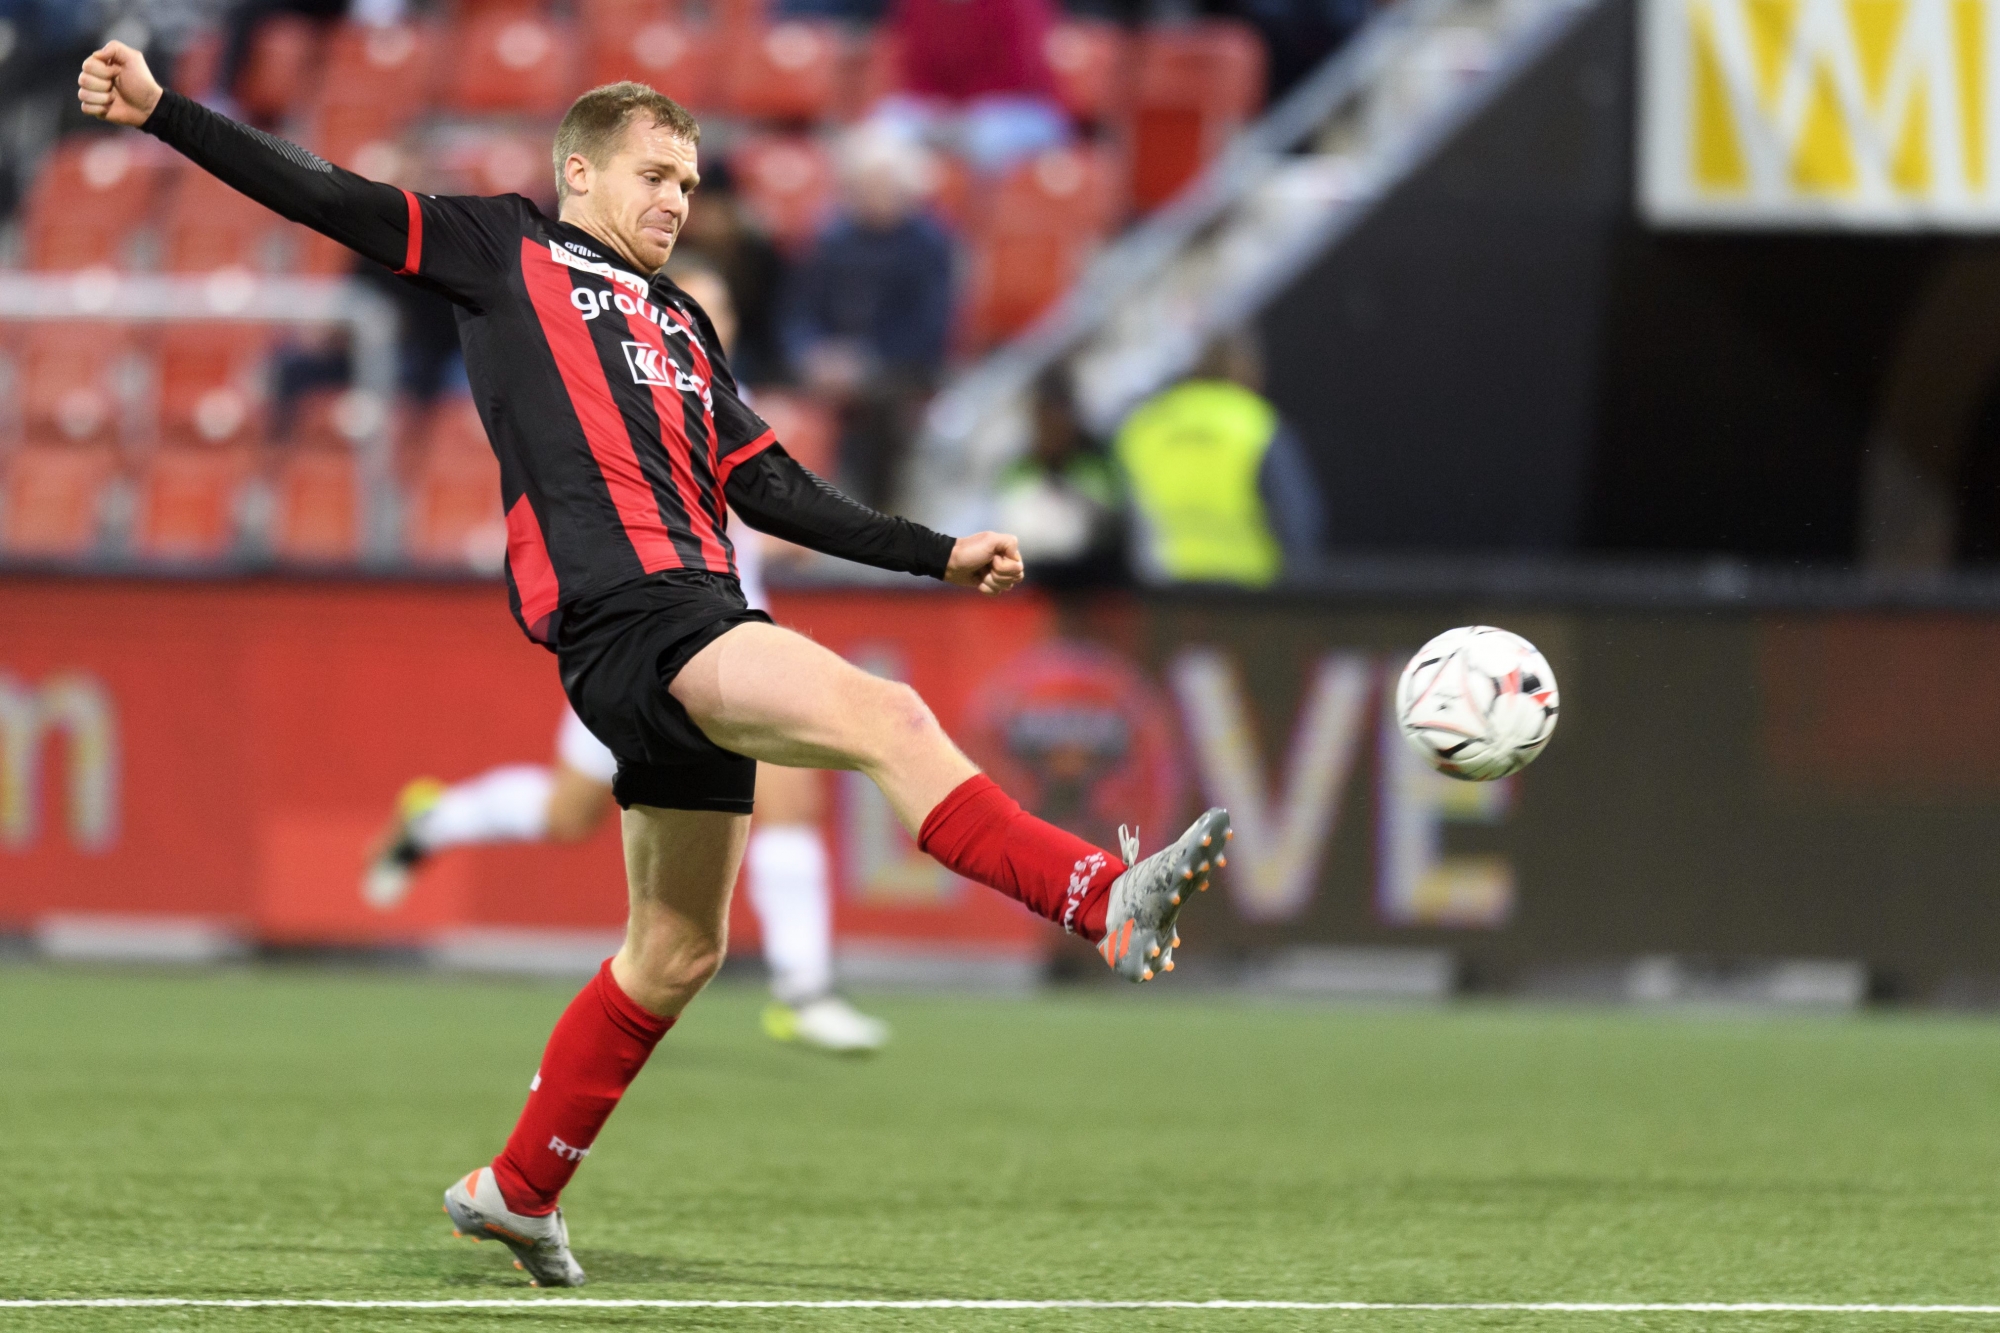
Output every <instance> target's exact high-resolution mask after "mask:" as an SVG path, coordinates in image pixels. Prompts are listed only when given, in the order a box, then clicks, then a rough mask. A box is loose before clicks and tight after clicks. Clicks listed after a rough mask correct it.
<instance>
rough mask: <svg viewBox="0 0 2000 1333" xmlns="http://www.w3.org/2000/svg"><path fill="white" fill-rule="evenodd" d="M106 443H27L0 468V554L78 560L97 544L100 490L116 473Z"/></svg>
mask: <svg viewBox="0 0 2000 1333" xmlns="http://www.w3.org/2000/svg"><path fill="white" fill-rule="evenodd" d="M117 468H118V460H117V455H116V453H115V452H114V451H113V450H112V449H111V448H110V447H109V446H107V445H71V444H45V443H29V444H25V445H23V446H21V448H19V449H17V450H15V451H14V453H13V455H12V456H11V457H9V458H8V459H7V460H6V463H5V465H4V467H0V496H4V498H5V502H6V508H5V510H4V511H0V550H5V551H6V552H7V553H8V554H9V555H16V556H30V557H36V556H39V557H62V556H80V555H86V554H88V553H89V552H90V549H91V547H93V546H94V545H96V543H97V537H98V529H99V526H100V520H101V519H102V516H103V509H104V494H105V488H106V486H107V485H108V484H109V483H110V481H111V479H112V477H113V475H115V473H116V472H117Z"/></svg>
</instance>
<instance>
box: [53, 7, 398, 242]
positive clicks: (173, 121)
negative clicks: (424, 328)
mask: <svg viewBox="0 0 2000 1333" xmlns="http://www.w3.org/2000/svg"><path fill="white" fill-rule="evenodd" d="M76 97H77V101H78V102H79V103H81V104H82V106H83V110H84V113H85V114H86V115H90V116H95V117H96V118H97V119H99V120H104V121H109V122H110V123H111V124H113V125H130V126H134V127H136V128H140V129H143V130H145V131H146V132H147V133H148V134H151V135H154V136H156V137H158V138H159V139H160V140H161V141H163V142H164V143H166V144H168V145H169V146H171V147H173V148H177V149H179V150H180V151H181V152H182V153H183V154H185V155H186V156H187V157H188V158H189V159H190V160H191V161H193V162H194V163H195V164H196V165H197V166H199V167H201V168H202V169H204V170H206V171H207V172H209V173H210V174H211V175H213V176H215V177H216V178H218V179H219V180H221V181H223V182H224V183H226V184H228V185H232V186H234V187H235V188H236V189H238V190H241V191H242V192H243V193H244V194H247V195H249V196H250V197H251V198H252V199H255V200H256V201H257V202H258V203H260V204H262V205H264V206H265V207H266V208H268V209H270V210H271V211H272V212H274V213H278V214H280V215H281V216H283V217H287V218H290V219H291V220H292V221H294V222H302V223H304V224H305V225H306V226H308V227H311V228H312V229H313V230H314V231H318V232H323V233H324V234H326V235H328V236H331V237H332V238H333V239H334V240H336V241H339V242H340V243H341V244H343V245H346V246H348V247H349V248H351V249H353V250H356V251H359V252H360V253H361V254H363V255H365V256H367V257H368V258H369V259H372V260H374V261H375V262H376V263H378V264H382V265H384V266H385V267H388V268H391V269H395V270H398V271H405V270H407V269H408V267H409V265H410V257H411V246H410V218H411V215H412V213H413V211H414V210H415V209H416V207H417V205H416V203H415V198H414V196H412V195H408V194H406V193H404V192H403V191H402V190H399V189H397V188H396V187H395V186H393V185H384V184H381V183H380V182H378V181H371V180H367V179H365V178H364V177H361V176H357V175H355V174H354V173H353V172H351V171H343V170H342V169H341V168H339V167H336V166H334V165H333V164H332V163H331V162H327V161H324V160H323V159H321V158H319V157H316V156H314V155H313V154H312V153H309V152H307V151H306V150H305V149H303V148H301V147H299V146H298V145H297V144H294V143H288V142H287V141H285V140H283V139H280V138H278V137H277V136H275V135H271V134H266V133H264V132H263V131H262V130H256V129H251V128H250V127H249V126H247V125H239V124H237V123H236V122H235V121H233V120H231V119H229V118H228V117H227V116H222V115H218V114H216V113H215V112H213V111H210V110H209V109H208V108H207V107H205V106H202V105H201V104H200V103H198V102H195V101H192V100H190V99H188V98H185V97H182V96H180V95H179V94H178V93H172V92H168V91H167V90H166V89H164V88H162V87H160V85H159V82H158V81H157V80H155V79H154V78H153V72H152V70H150V69H149V68H147V65H146V57H145V56H143V55H141V54H140V53H139V52H137V51H135V50H133V49H132V48H131V47H129V46H127V45H125V43H123V42H110V43H107V44H106V45H105V46H103V47H101V48H99V49H98V50H96V51H94V52H92V53H91V55H90V58H89V59H87V60H85V61H84V62H83V72H82V73H81V74H79V75H78V76H77V80H76Z"/></svg>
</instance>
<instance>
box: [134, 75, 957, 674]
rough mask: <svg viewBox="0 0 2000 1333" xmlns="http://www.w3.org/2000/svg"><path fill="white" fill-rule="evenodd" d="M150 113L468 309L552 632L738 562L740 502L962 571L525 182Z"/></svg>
mask: <svg viewBox="0 0 2000 1333" xmlns="http://www.w3.org/2000/svg"><path fill="white" fill-rule="evenodd" d="M145 129H146V130H147V132H148V133H151V134H155V135H157V136H158V137H159V138H160V139H162V140H164V141H165V142H167V143H169V144H171V145H173V146H174V147H175V148H177V149H179V150H180V151H181V152H183V153H185V154H186V155H187V156H188V157H189V158H191V159H192V160H194V161H195V162H197V163H198V164H200V165H201V166H202V167H204V168H206V169H207V170H209V171H210V172H212V173H214V174H215V175H216V176H217V177H219V178H220V179H222V180H224V181H226V182H227V183H229V184H230V185H233V186H235V187H236V188H237V189H239V190H241V191H243V192H244V193H245V194H248V195H249V196H250V197H251V198H253V199H256V200H257V201H258V202H260V203H262V204H265V205H266V206H267V207H270V208H272V209H274V210H275V211H277V212H279V213H281V214H283V215H284V216H286V217H289V218H292V219H293V220H295V221H298V222H302V223H304V224H306V225H307V226H310V227H313V228H314V229H316V230H318V231H321V232H323V233H325V234H326V235H328V236H331V237H333V238H334V239H335V240H338V241H340V242H342V243H344V244H346V245H348V246H351V247H352V248H353V249H354V250H356V251H358V252H359V253H360V254H362V255H364V256H366V257H368V258H370V259H373V260H375V261H377V262H378V263H381V264H384V265H386V266H387V267H389V268H391V269H393V270H394V271H395V272H396V273H397V274H399V275H401V276H404V277H407V278H408V279H410V280H411V281H413V282H416V283H418V284H420V285H422V286H425V287H428V288H431V289H432V290H434V291H437V292H439V293H440V294H442V295H443V296H445V297H447V298H448V299H449V300H451V301H452V303H453V304H454V305H455V306H456V307H457V317H458V331H459V340H460V342H461V344H462V346H463V348H464V352H465V366H466V373H467V377H468V378H469V380H470V381H471V384H472V391H473V395H474V397H475V399H476V401H477V406H478V409H479V416H480V420H481V421H482V422H483V423H484V425H485V427H486V434H487V437H488V438H489V439H490V440H491V441H492V444H493V449H494V452H495V453H496V454H497V455H498V456H499V459H500V482H501V492H502V494H501V501H502V504H503V505H504V507H505V510H506V516H507V577H508V584H509V596H510V600H511V602H512V604H513V607H514V612H515V615H516V617H517V618H518V619H519V620H520V622H521V626H522V628H523V629H525V630H526V631H527V632H528V634H529V636H530V637H531V638H533V639H535V640H536V641H538V642H540V643H543V644H545V645H550V646H553V645H554V644H555V642H556V639H557V635H558V633H559V630H560V613H561V609H562V608H563V606H565V605H566V604H568V603H570V602H572V601H574V600H575V599H577V598H580V597H585V596H594V595H597V594H601V593H604V592H608V591H610V590H612V589H614V588H618V587H622V586H625V585H627V584H631V583H635V582H638V581H641V580H644V579H647V578H649V577H658V576H670V575H671V574H673V573H674V572H675V571H698V572H702V573H708V574H723V575H729V576H732V577H733V576H734V575H735V572H736V566H735V560H734V555H733V552H732V550H731V547H730V543H729V537H728V535H727V532H726V527H725V512H726V511H725V505H726V504H728V503H733V504H734V505H735V508H736V510H737V512H738V513H739V514H741V515H742V516H743V517H744V518H745V519H746V520H747V521H748V522H749V523H750V524H751V526H753V527H756V528H758V529H760V530H762V531H766V532H770V533H773V534H774V535H776V536H780V537H783V538H784V539H786V540H788V541H794V542H799V543H801V544H804V545H807V546H810V547H812V548H814V549H816V550H820V551H825V552H827V553H829V554H833V555H838V556H841V557H843V558H846V559H853V560H858V561H861V562H863V563H866V564H872V565H876V566H878V567H881V568H884V569H895V570H903V571H906V572H910V573H919V574H928V575H931V576H933V577H938V578H942V577H943V576H944V572H945V567H946V564H947V562H948V560H949V558H950V553H951V545H952V543H951V539H950V538H948V537H945V536H943V535H942V534H939V533H935V532H932V531H930V530H929V529H928V528H923V527H921V526H919V525H917V524H914V523H911V522H909V521H908V520H905V519H900V518H889V517H886V516H884V515H881V514H877V513H875V512H874V511H873V510H871V509H867V508H866V507H864V506H861V505H858V504H856V503H854V502H853V501H852V500H849V499H848V498H847V497H845V496H843V495H841V494H839V492H837V491H835V490H834V489H833V488H832V487H830V486H827V485H826V483H824V482H822V481H820V480H819V479H818V478H816V477H814V476H812V474H811V473H809V472H806V471H805V470H804V469H803V468H801V467H799V466H798V464H797V463H795V462H793V461H792V460H791V459H790V458H789V457H788V456H787V455H786V454H785V453H784V451H783V449H782V448H780V447H778V446H777V444H776V441H775V439H774V437H773V435H772V432H771V430H770V428H769V427H768V426H766V425H765V424H764V422H763V421H761V420H760V419H759V418H758V417H757V414H756V413H755V412H752V411H751V410H750V408H749V407H748V406H746V405H745V403H744V401H743V398H742V396H741V395H740V394H739V392H738V390H737V386H736V381H735V379H734V377H733V376H732V375H731V374H730V372H729V365H728V362H727V360H726V359H725V357H724V356H723V353H722V349H721V346H720V344H719V342H718V340H717V339H716V336H715V330H714V328H713V327H712V326H711V325H710V323H709V320H708V317H707V315H706V314H704V313H703V312H702V310H701V308H700V307H699V306H698V305H697V304H696V303H695V302H694V301H693V299H692V298H690V297H689V296H688V295H687V294H686V293H685V292H683V291H681V290H680V288H678V287H676V286H675V285H674V284H673V283H672V282H671V281H669V280H668V279H667V278H666V277H664V276H663V275H657V274H656V275H647V274H643V273H640V272H638V271H637V270H636V269H634V268H633V267H631V266H630V265H629V264H628V263H627V262H625V261H624V260H623V259H622V258H620V257H619V256H618V255H616V254H615V253H613V252H612V251H611V249H610V247H608V246H606V245H604V244H603V243H602V242H600V241H598V240H597V239H596V238H595V237H593V236H591V235H590V234H589V233H588V232H585V231H582V230H580V229H579V228H576V227H573V226H570V225H569V224H567V223H564V222H560V221H552V220H550V219H549V218H547V217H545V216H544V215H543V214H542V212H541V211H540V210H539V209H537V208H536V207H535V205H534V204H533V203H531V202H530V201H528V200H527V199H524V198H522V197H521V196H519V195H503V196H499V197H495V198H481V197H470V196H435V195H418V194H413V193H411V192H409V191H407V190H401V189H398V188H396V187H394V186H390V185H384V184H380V183H378V182H375V181H370V180H366V179H364V178H362V177H360V176H356V175H354V174H353V173H352V172H348V171H344V170H342V169H340V168H338V167H335V166H333V165H332V164H331V163H328V162H326V161H323V160H322V159H320V158H318V157H315V156H314V155H313V154H311V153H309V152H307V151H305V150H304V149H302V148H300V147H298V146H297V145H296V144H292V143H288V142H286V141H285V140H283V139H279V138H276V137H274V136H272V135H269V134H265V133H264V132H262V131H261V130H255V129H251V128H249V127H247V126H243V125H239V124H237V123H236V122H235V121H232V120H230V119H228V118H227V117H224V116H220V115H217V114H216V113H215V112H213V111H210V110H208V109H207V108H205V107H202V106H201V105H199V104H198V103H195V102H192V101H189V100H188V99H186V98H184V97H180V96H178V95H176V94H174V93H171V92H170V93H167V94H166V95H165V96H164V97H162V98H161V100H160V103H159V105H158V106H156V107H155V108H154V110H153V113H152V115H151V116H150V117H149V118H148V120H147V121H146V124H145ZM725 488H726V490H727V494H726V495H725Z"/></svg>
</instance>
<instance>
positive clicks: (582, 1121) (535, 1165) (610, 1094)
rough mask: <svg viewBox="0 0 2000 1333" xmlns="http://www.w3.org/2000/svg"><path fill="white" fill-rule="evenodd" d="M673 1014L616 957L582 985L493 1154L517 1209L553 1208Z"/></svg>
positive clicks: (538, 1211) (503, 1190) (503, 1193)
mask: <svg viewBox="0 0 2000 1333" xmlns="http://www.w3.org/2000/svg"><path fill="white" fill-rule="evenodd" d="M673 1025H674V1020H673V1019H671V1018H661V1017H660V1016H659V1015H658V1014H652V1013H648V1012H647V1011H646V1010H644V1009H641V1008H640V1007H639V1006H638V1005H637V1004H634V1003H633V1002H632V997H631V996H629V995H627V994H626V993H625V992H624V990H623V989H621V988H620V987H619V985H618V983H617V982H616V981H614V980H612V978H611V960H610V959H609V958H607V959H605V960H604V966H603V967H601V968H599V969H598V970H597V975H596V976H594V977H592V978H591V979H590V983H589V984H588V985H586V986H585V987H584V988H583V989H582V990H580V991H578V992H577V996H576V998H575V999H574V1000H571V1001H570V1002H569V1008H567V1009H565V1010H563V1016H562V1017H561V1018H559V1019H557V1020H556V1030H555V1031H554V1032H552V1033H550V1034H549V1044H548V1049H546V1050H544V1051H543V1052H542V1067H541V1068H540V1069H539V1070H537V1071H536V1072H535V1081H534V1082H533V1083H531V1084H529V1085H528V1104H527V1106H526V1107H525V1108H523V1109H522V1111H521V1118H520V1119H519V1120H518V1121H516V1122H515V1124H514V1132H513V1134H512V1135H510V1136H509V1137H508V1139H507V1147H506V1148H505V1149H504V1150H503V1151H502V1152H501V1154H500V1155H499V1156H498V1157H496V1158H494V1159H493V1178H494V1179H495V1180H497V1181H498V1182H499V1183H500V1197H502V1198H503V1199H505V1200H506V1201H507V1206H508V1207H509V1208H511V1209H513V1210H514V1211H515V1212H517V1213H525V1214H527V1215H528V1216H530V1217H540V1216H542V1215H543V1214H545V1213H549V1212H553V1211H554V1210H555V1206H556V1196H557V1195H559V1194H561V1193H562V1188H563V1186H565V1185H567V1184H569V1178H570V1177H571V1176H573V1175H575V1174H576V1168H577V1167H578V1166H579V1165H581V1164H582V1162H583V1159H584V1157H585V1156H587V1155H588V1154H589V1152H590V1145H591V1144H592V1143H593V1142H595V1141H596V1139H597V1131H598V1130H600V1129H602V1128H604V1122H605V1121H606V1120H608V1119H610V1118H611V1112H612V1111H613V1110H615V1109H617V1106H618V1099H619V1098H620V1097H622V1096H624V1095H625V1089H626V1087H627V1086H628V1085H630V1084H631V1082H632V1080H633V1079H635V1078H637V1077H638V1076H639V1071H640V1070H641V1069H643V1068H644V1067H645V1064H646V1057H648V1056H650V1055H651V1054H652V1053H653V1047H654V1046H656V1045H658V1044H659V1041H660V1038H662V1037H664V1036H666V1035H667V1029H668V1028H670V1027H672V1026H673Z"/></svg>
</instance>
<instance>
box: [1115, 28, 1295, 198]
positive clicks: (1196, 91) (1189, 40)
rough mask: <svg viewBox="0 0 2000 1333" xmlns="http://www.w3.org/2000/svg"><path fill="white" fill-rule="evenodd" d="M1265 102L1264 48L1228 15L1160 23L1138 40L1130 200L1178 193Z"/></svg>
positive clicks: (1128, 120) (1130, 114)
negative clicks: (1220, 17) (1199, 19)
mask: <svg viewBox="0 0 2000 1333" xmlns="http://www.w3.org/2000/svg"><path fill="white" fill-rule="evenodd" d="M1263 102H1264V48H1263V45H1262V44H1261V43H1260V42H1259V41H1258V40H1257V35H1256V33H1255V31H1254V30H1252V29H1251V28H1249V27H1248V26H1247V25H1244V24H1241V23H1235V22H1232V21H1229V20H1226V19H1212V20H1204V21H1202V22H1198V23H1183V24H1165V25H1161V26H1159V27H1154V28H1148V29H1147V30H1146V31H1145V32H1144V33H1143V34H1141V36H1140V38H1139V50H1138V56H1137V61H1136V72H1135V74H1134V80H1133V92H1132V101H1131V104H1130V106H1129V107H1128V109H1127V110H1126V113H1125V117H1124V132H1125V137H1126V139H1127V142H1128V151H1129V153H1130V161H1131V167H1132V178H1131V189H1132V200H1133V203H1134V204H1135V205H1136V206H1137V207H1138V208H1140V209H1141V210H1145V209H1151V208H1155V207H1157V206H1158V205H1160V204H1163V203H1165V202H1166V201H1167V200H1168V199H1171V198H1172V197H1173V196H1174V195H1175V194H1177V193H1179V192H1180V190H1181V188H1182V187H1183V186H1185V185H1187V183H1188V182H1189V181H1191V180H1193V179H1194V177H1195V176H1196V175H1197V174H1198V173H1199V172H1200V171H1201V169H1202V167H1203V166H1205V165H1207V163H1208V162H1209V161H1210V160H1211V159H1212V158H1214V157H1215V155H1216V154H1217V153H1219V152H1221V151H1222V148H1223V145H1224V144H1226V143H1228V141H1229V137H1230V136H1231V135H1232V134H1234V133H1235V132H1236V131H1237V130H1238V129H1239V128H1241V127H1242V126H1243V124H1244V123H1245V122H1246V121H1248V120H1249V119H1250V118H1251V117H1252V116H1254V115H1255V114H1256V113H1257V111H1258V110H1259V108H1261V107H1262V105H1263Z"/></svg>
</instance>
